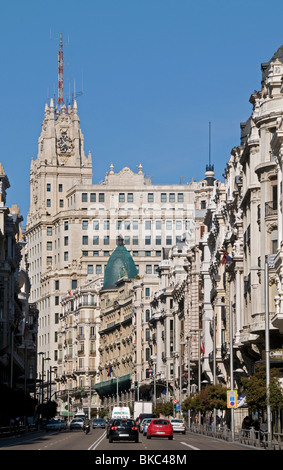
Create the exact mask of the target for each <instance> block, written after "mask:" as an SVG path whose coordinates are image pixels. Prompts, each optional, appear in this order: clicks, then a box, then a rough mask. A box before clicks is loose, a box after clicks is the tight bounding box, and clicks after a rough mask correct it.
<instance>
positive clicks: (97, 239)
mask: <svg viewBox="0 0 283 470" xmlns="http://www.w3.org/2000/svg"><path fill="white" fill-rule="evenodd" d="M93 245H99V236H97V235H95V236H94V237H93Z"/></svg>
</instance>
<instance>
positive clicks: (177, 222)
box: [176, 220, 182, 230]
mask: <svg viewBox="0 0 283 470" xmlns="http://www.w3.org/2000/svg"><path fill="white" fill-rule="evenodd" d="M176 230H182V221H181V220H176Z"/></svg>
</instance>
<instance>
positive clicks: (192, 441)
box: [0, 429, 253, 464]
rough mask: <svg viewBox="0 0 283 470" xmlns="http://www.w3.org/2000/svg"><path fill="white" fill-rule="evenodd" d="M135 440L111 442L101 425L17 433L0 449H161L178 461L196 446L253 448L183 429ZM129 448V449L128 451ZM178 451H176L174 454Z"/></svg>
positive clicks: (134, 451) (140, 451) (108, 452)
mask: <svg viewBox="0 0 283 470" xmlns="http://www.w3.org/2000/svg"><path fill="white" fill-rule="evenodd" d="M139 441H140V442H139V443H134V442H127V441H126V442H113V443H111V444H110V443H109V442H108V439H106V432H105V430H103V429H92V430H91V431H90V433H89V434H88V435H85V434H84V433H83V432H81V431H68V430H67V431H61V432H50V433H49V432H48V433H47V432H40V433H38V432H37V433H30V434H25V435H22V436H19V437H11V438H7V439H3V440H2V441H1V442H0V449H1V450H18V451H22V450H37V451H38V450H57V451H61V450H63V451H69V450H79V451H87V450H89V451H96V454H97V452H98V453H99V452H100V451H103V452H105V456H108V455H109V456H110V455H113V454H115V453H116V452H117V453H119V455H122V454H121V453H124V454H125V456H130V458H131V459H132V455H134V457H133V458H134V459H137V458H138V456H139V455H142V454H143V452H145V453H150V451H161V452H162V453H167V454H168V456H170V452H173V453H174V455H175V456H177V455H179V460H180V462H179V463H180V464H181V463H182V462H181V458H182V456H183V455H186V454H187V453H188V452H190V451H197V450H218V451H219V450H234V451H235V450H253V448H252V447H247V446H243V445H240V444H237V443H230V442H226V441H222V440H217V439H213V438H208V437H205V436H201V435H198V434H192V433H187V434H186V435H182V434H174V439H173V441H169V440H168V439H164V438H152V439H150V440H149V439H147V438H146V437H145V436H143V435H142V434H140V437H139ZM129 451H131V452H129ZM178 452H179V454H178ZM172 455H173V454H172ZM177 463H178V462H177Z"/></svg>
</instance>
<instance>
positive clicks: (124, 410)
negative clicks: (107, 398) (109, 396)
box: [112, 406, 131, 419]
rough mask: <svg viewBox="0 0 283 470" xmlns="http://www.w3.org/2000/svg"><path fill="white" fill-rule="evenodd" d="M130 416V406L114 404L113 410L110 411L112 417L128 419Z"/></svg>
mask: <svg viewBox="0 0 283 470" xmlns="http://www.w3.org/2000/svg"><path fill="white" fill-rule="evenodd" d="M130 417H131V415H130V408H128V407H127V406H114V408H113V411H112V419H114V418H123V419H129V418H130Z"/></svg>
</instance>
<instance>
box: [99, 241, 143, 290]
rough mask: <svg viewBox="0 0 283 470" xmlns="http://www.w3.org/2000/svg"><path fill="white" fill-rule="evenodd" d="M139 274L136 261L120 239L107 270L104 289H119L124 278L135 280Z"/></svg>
mask: <svg viewBox="0 0 283 470" xmlns="http://www.w3.org/2000/svg"><path fill="white" fill-rule="evenodd" d="M137 274H138V271H137V268H136V265H135V263H134V260H133V258H132V256H131V254H130V253H129V251H128V250H127V249H126V247H125V246H124V244H123V241H122V239H121V238H120V241H119V245H118V246H117V247H116V249H115V251H114V252H113V253H112V255H111V256H110V258H109V260H108V263H107V265H106V268H105V274H104V282H103V288H113V287H117V285H116V284H117V281H118V280H119V279H121V278H122V277H126V278H128V279H134V278H135V277H136V276H137Z"/></svg>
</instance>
